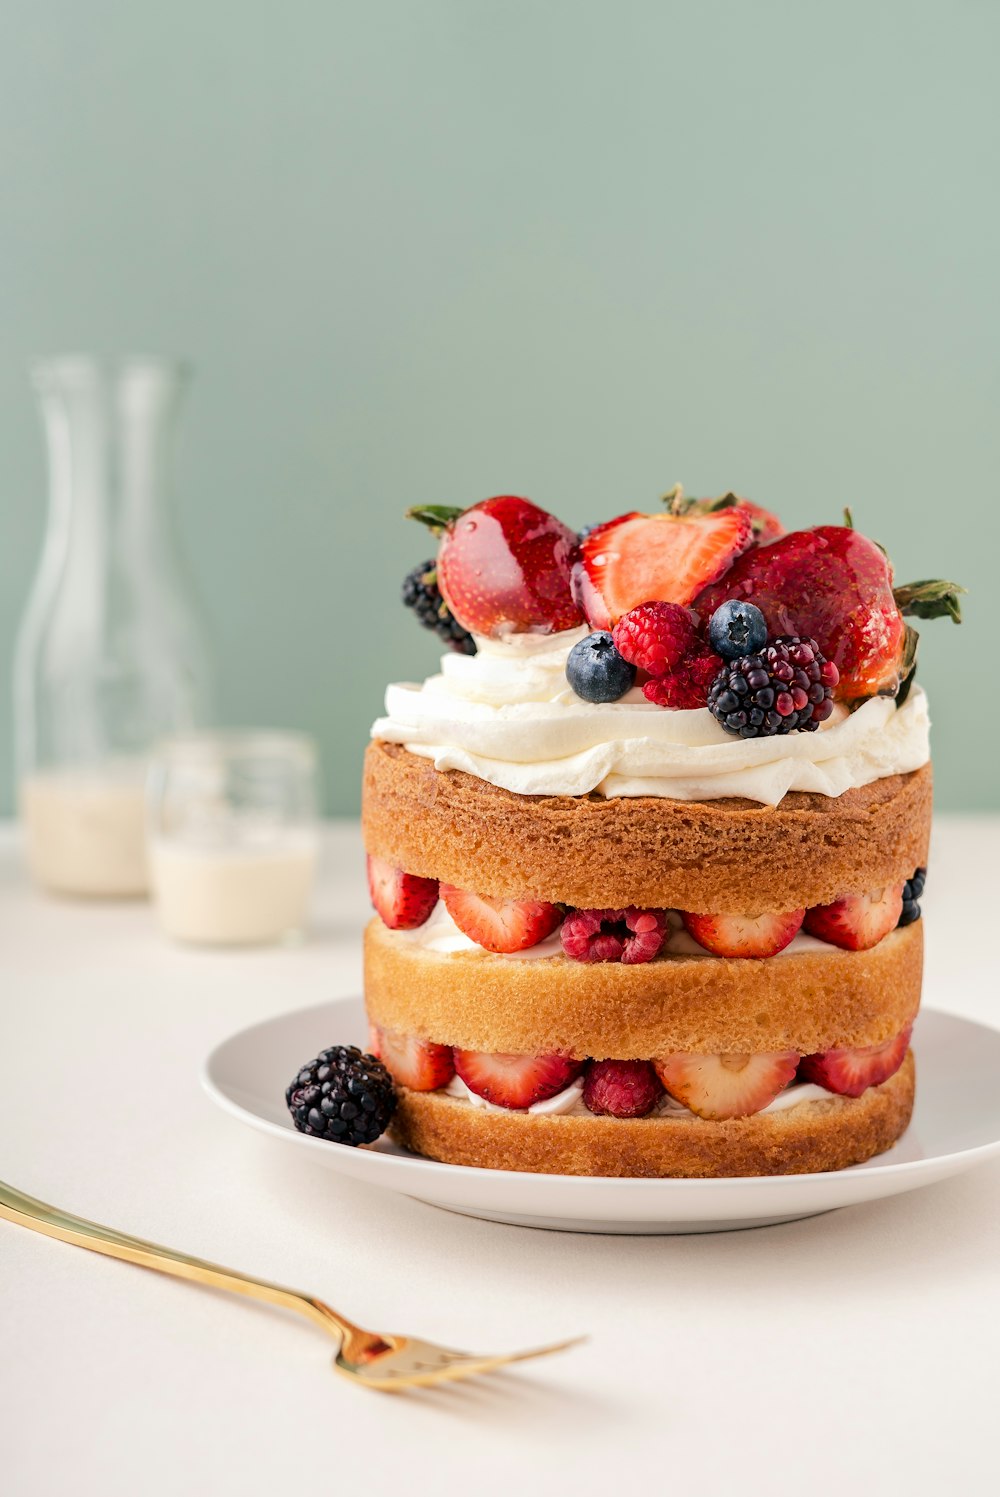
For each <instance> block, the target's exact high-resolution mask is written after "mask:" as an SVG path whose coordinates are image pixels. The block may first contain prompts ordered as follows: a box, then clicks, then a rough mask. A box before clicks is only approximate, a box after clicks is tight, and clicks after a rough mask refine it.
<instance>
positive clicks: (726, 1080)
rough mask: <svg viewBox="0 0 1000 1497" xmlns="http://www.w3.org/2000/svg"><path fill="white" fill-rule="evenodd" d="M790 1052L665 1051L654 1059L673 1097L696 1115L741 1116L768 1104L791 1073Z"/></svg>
mask: <svg viewBox="0 0 1000 1497" xmlns="http://www.w3.org/2000/svg"><path fill="white" fill-rule="evenodd" d="M798 1063H799V1057H798V1056H797V1055H795V1054H794V1053H793V1052H792V1051H784V1052H782V1053H780V1054H777V1055H774V1054H768V1055H689V1054H687V1053H681V1054H678V1055H664V1056H661V1057H659V1058H658V1059H657V1060H654V1061H653V1065H654V1066H655V1068H656V1074H657V1075H658V1076H659V1078H660V1080H661V1081H662V1082H663V1085H664V1086H665V1087H666V1089H667V1091H668V1092H669V1093H670V1095H671V1096H672V1097H675V1098H676V1099H677V1101H678V1102H683V1103H684V1106H685V1107H689V1108H690V1109H691V1111H692V1112H694V1113H697V1115H698V1117H700V1118H745V1117H749V1116H750V1114H751V1113H754V1112H760V1110H761V1108H762V1107H767V1106H768V1104H769V1103H771V1102H773V1101H774V1099H775V1097H776V1096H777V1095H778V1093H779V1092H780V1091H782V1090H783V1089H784V1088H785V1087H786V1086H787V1085H788V1083H789V1082H790V1081H791V1079H792V1077H793V1076H794V1075H795V1071H796V1068H797V1066H798Z"/></svg>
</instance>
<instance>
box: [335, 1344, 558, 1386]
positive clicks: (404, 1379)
mask: <svg viewBox="0 0 1000 1497" xmlns="http://www.w3.org/2000/svg"><path fill="white" fill-rule="evenodd" d="M586 1340H587V1337H586V1336H574V1337H572V1338H571V1339H570V1340H568V1341H556V1342H553V1343H551V1344H550V1345H548V1346H536V1347H532V1348H530V1349H529V1350H528V1351H515V1352H502V1353H499V1354H497V1355H496V1356H483V1357H473V1356H469V1355H467V1354H465V1353H456V1354H455V1355H456V1360H455V1361H452V1362H447V1363H444V1364H438V1365H437V1366H436V1367H429V1368H427V1369H426V1370H423V1371H421V1370H418V1369H414V1370H400V1371H398V1372H395V1373H394V1372H393V1369H392V1367H391V1366H388V1367H386V1369H385V1372H384V1374H382V1375H381V1376H380V1375H379V1374H378V1372H377V1370H376V1368H375V1367H374V1366H373V1365H372V1364H369V1366H368V1368H367V1369H366V1371H365V1374H364V1377H363V1381H364V1382H365V1383H367V1384H368V1386H369V1387H371V1388H376V1389H378V1390H379V1391H380V1392H383V1393H402V1392H405V1390H406V1389H407V1388H429V1387H432V1386H433V1385H434V1384H435V1383H445V1382H459V1381H461V1380H462V1379H464V1378H470V1377H480V1376H482V1375H484V1374H485V1373H488V1372H495V1371H496V1370H497V1369H498V1368H500V1367H508V1366H509V1365H510V1364H511V1363H512V1362H527V1361H530V1360H532V1359H533V1358H536V1357H547V1356H550V1355H551V1354H552V1353H553V1352H557V1351H565V1350H566V1348H567V1347H570V1346H578V1345H579V1344H580V1342H581V1341H586ZM459 1358H460V1360H459ZM334 1366H335V1367H336V1368H337V1370H338V1371H339V1372H341V1373H343V1374H344V1376H346V1377H350V1378H352V1379H356V1377H357V1375H356V1374H355V1373H353V1372H352V1371H350V1370H349V1369H348V1368H346V1367H341V1366H338V1364H337V1362H336V1359H335V1360H334Z"/></svg>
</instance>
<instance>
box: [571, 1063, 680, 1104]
mask: <svg viewBox="0 0 1000 1497" xmlns="http://www.w3.org/2000/svg"><path fill="white" fill-rule="evenodd" d="M662 1096H663V1087H662V1086H661V1085H660V1083H659V1080H658V1079H657V1075H656V1072H655V1071H654V1070H653V1067H652V1066H651V1065H650V1064H649V1061H648V1060H592V1061H590V1062H589V1063H588V1065H587V1069H586V1071H585V1073H584V1081H583V1100H584V1102H585V1103H586V1105H587V1107H588V1108H589V1109H590V1111H591V1112H595V1113H597V1114H598V1116H600V1115H601V1114H602V1113H607V1114H608V1115H609V1116H610V1117H613V1118H644V1117H645V1116H646V1114H647V1112H651V1111H652V1110H653V1108H654V1107H655V1106H656V1104H657V1102H658V1101H659V1099H660V1098H661V1097H662Z"/></svg>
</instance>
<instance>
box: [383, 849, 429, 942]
mask: <svg viewBox="0 0 1000 1497" xmlns="http://www.w3.org/2000/svg"><path fill="white" fill-rule="evenodd" d="M368 891H369V893H370V894H371V897H372V904H373V905H374V906H375V908H376V910H377V911H378V913H379V915H380V916H381V917H382V921H383V923H384V924H385V925H387V926H388V927H389V929H390V930H414V929H415V928H416V927H417V926H418V925H423V923H424V921H425V920H426V919H427V917H428V915H429V914H430V912H431V910H432V909H433V908H434V906H435V905H436V904H437V901H438V881H437V879H436V878H418V876H417V875H416V874H415V873H404V872H403V870H402V868H394V867H393V865H392V864H391V863H389V862H387V861H386V859H385V858H376V857H373V856H372V855H371V854H370V853H369V855H368Z"/></svg>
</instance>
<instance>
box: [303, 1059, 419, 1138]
mask: <svg viewBox="0 0 1000 1497" xmlns="http://www.w3.org/2000/svg"><path fill="white" fill-rule="evenodd" d="M285 1101H286V1102H287V1104H288V1110H289V1112H290V1113H291V1114H292V1121H293V1122H294V1124H295V1126H296V1128H297V1129H298V1130H299V1132H300V1133H308V1134H310V1135H311V1136H312V1137H313V1138H325V1139H328V1140H329V1142H330V1143H335V1144H350V1145H351V1146H352V1147H353V1146H355V1145H357V1144H373V1143H374V1142H375V1140H376V1139H377V1138H378V1137H379V1136H380V1135H381V1134H383V1133H384V1132H385V1130H386V1128H387V1127H388V1126H389V1122H390V1120H391V1118H392V1115H393V1113H394V1112H395V1110H396V1091H395V1088H394V1086H393V1084H392V1077H391V1076H390V1075H389V1072H388V1071H387V1070H386V1068H385V1066H384V1065H383V1064H382V1062H381V1061H380V1060H376V1059H375V1057H374V1056H373V1055H363V1054H362V1053H361V1051H360V1050H359V1049H358V1047H357V1045H333V1046H331V1048H330V1049H329V1050H321V1051H320V1053H319V1055H317V1057H316V1059H315V1060H310V1061H308V1062H307V1063H306V1064H305V1065H304V1066H303V1067H302V1068H301V1070H300V1071H299V1072H298V1074H297V1075H296V1076H295V1077H294V1079H293V1080H292V1081H291V1082H289V1084H288V1086H287V1087H286V1089H285Z"/></svg>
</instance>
